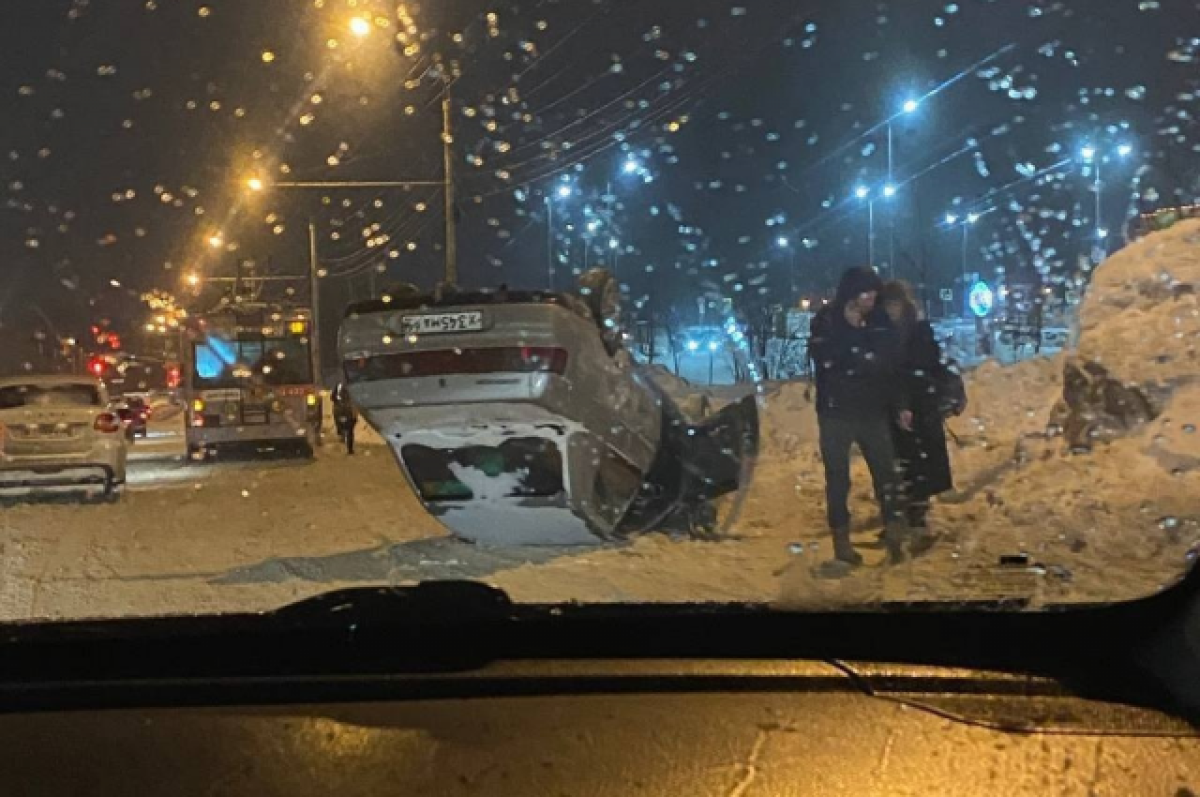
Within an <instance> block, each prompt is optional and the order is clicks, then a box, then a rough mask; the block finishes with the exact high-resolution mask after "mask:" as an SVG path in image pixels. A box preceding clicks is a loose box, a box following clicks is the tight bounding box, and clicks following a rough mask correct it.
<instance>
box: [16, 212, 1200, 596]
mask: <svg viewBox="0 0 1200 797" xmlns="http://www.w3.org/2000/svg"><path fill="white" fill-rule="evenodd" d="M1198 283H1200V222H1191V223H1187V224H1181V225H1178V226H1177V227H1175V228H1173V229H1172V230H1169V231H1167V232H1164V233H1159V234H1157V235H1155V236H1152V237H1150V238H1148V239H1146V240H1144V241H1141V242H1139V243H1137V244H1134V245H1133V246H1130V247H1129V248H1127V249H1125V250H1123V251H1122V252H1120V253H1118V254H1117V255H1115V256H1114V257H1112V258H1111V259H1110V260H1109V261H1108V262H1107V263H1106V264H1104V265H1103V266H1102V267H1101V268H1100V269H1099V270H1098V272H1097V273H1096V275H1095V282H1094V285H1093V288H1092V290H1091V292H1090V293H1089V296H1088V297H1087V299H1086V302H1085V305H1084V307H1083V309H1082V313H1081V323H1080V336H1079V354H1080V355H1082V356H1084V357H1087V358H1089V359H1091V360H1093V361H1096V362H1100V363H1101V364H1103V365H1105V366H1106V367H1107V368H1109V370H1110V372H1111V373H1112V374H1113V375H1114V376H1115V377H1117V378H1118V379H1120V380H1122V381H1124V382H1126V383H1128V384H1131V385H1135V386H1138V387H1139V388H1141V389H1143V390H1145V391H1146V392H1147V393H1148V394H1150V395H1152V396H1153V397H1154V401H1155V403H1156V406H1157V408H1158V409H1159V414H1158V416H1157V418H1156V419H1155V420H1154V421H1152V422H1150V423H1148V424H1145V425H1143V426H1142V427H1140V428H1137V429H1134V430H1133V431H1132V432H1130V433H1129V434H1128V435H1127V436H1125V437H1123V438H1120V439H1118V440H1116V441H1115V442H1113V443H1111V444H1108V445H1101V446H1097V447H1096V448H1095V450H1094V451H1093V452H1091V453H1088V454H1074V455H1072V454H1067V453H1066V452H1065V451H1064V450H1063V445H1062V441H1061V439H1056V438H1050V439H1047V438H1046V437H1045V436H1044V432H1045V430H1046V426H1047V420H1048V418H1049V415H1050V410H1051V407H1052V406H1053V404H1054V403H1055V401H1056V400H1057V399H1058V398H1059V397H1060V395H1061V393H1062V372H1063V365H1064V362H1065V360H1066V358H1067V357H1068V356H1070V355H1067V354H1063V355H1058V356H1056V357H1054V358H1043V359H1035V360H1029V361H1025V362H1022V363H1019V364H1017V365H1013V366H1007V367H1001V366H999V365H997V364H995V363H985V364H984V365H983V366H981V367H979V368H978V369H976V370H975V371H974V372H972V373H971V374H970V377H969V380H968V382H969V384H968V389H969V393H970V399H971V405H970V408H969V410H968V412H967V413H966V414H965V415H964V416H963V417H961V418H957V419H954V420H953V421H952V422H951V424H950V427H951V429H952V431H953V433H954V435H953V436H954V440H953V441H952V442H951V449H952V456H953V461H954V467H955V475H956V480H957V483H958V492H956V493H954V494H952V495H949V496H946V497H945V500H943V501H942V502H940V503H939V504H938V505H937V507H936V508H935V511H934V514H933V525H934V528H935V530H936V531H937V532H938V534H939V535H940V540H939V544H938V545H937V546H936V547H935V548H934V549H933V551H931V552H930V553H929V554H927V555H926V556H924V557H922V558H921V559H919V560H917V561H915V562H913V563H910V564H906V565H902V566H899V567H884V566H881V565H879V560H881V559H882V552H880V551H877V550H873V549H871V548H869V547H868V544H869V543H870V541H871V540H872V539H873V537H874V535H875V531H876V530H875V529H874V528H872V527H871V522H872V521H873V519H874V514H875V512H874V510H873V508H872V501H871V496H870V494H869V489H868V486H867V485H868V482H867V479H866V473H865V468H863V467H862V466H861V463H859V464H858V465H857V466H856V471H855V490H854V502H855V511H856V518H857V521H858V523H859V524H860V525H859V532H858V533H857V534H856V537H855V540H856V543H857V544H859V545H860V548H861V549H862V551H863V553H864V554H865V555H866V556H867V557H868V566H866V567H863V568H860V569H858V570H857V571H854V572H853V573H851V574H850V575H848V576H845V577H842V578H829V577H827V572H826V570H825V568H823V567H822V563H824V562H826V561H827V560H828V559H829V554H830V544H829V541H828V537H827V533H826V531H825V528H824V502H823V483H822V476H821V469H820V462H819V460H818V457H817V453H816V447H815V440H816V419H815V417H814V414H813V409H812V404H811V402H810V400H809V396H808V390H807V387H806V386H805V385H804V384H801V383H791V384H772V385H765V386H763V393H762V399H763V450H762V453H761V456H760V458H759V462H758V466H757V469H756V472H755V476H754V480H753V483H752V484H751V485H750V487H749V489H748V493H747V494H746V495H745V496H744V499H745V500H744V501H742V502H741V505H740V512H739V513H738V514H737V516H736V517H734V518H732V519H731V521H730V522H729V524H728V527H727V530H726V534H725V538H724V539H722V540H721V541H717V542H703V541H695V540H686V539H674V538H671V537H668V536H666V535H647V536H645V537H642V538H639V539H636V540H634V541H633V542H631V543H629V544H628V545H624V546H620V547H613V548H604V549H597V548H522V547H513V548H488V547H482V546H472V545H468V544H465V543H461V542H459V541H457V540H454V539H452V538H450V537H448V536H447V535H446V533H445V532H444V530H443V529H442V528H441V527H440V526H439V525H438V524H437V523H436V522H435V521H434V520H433V519H431V518H430V517H429V516H427V515H426V514H425V513H424V512H423V511H422V510H421V509H420V507H419V506H418V504H417V502H416V500H415V498H413V496H412V495H411V493H410V492H409V490H408V488H407V487H406V485H405V484H404V483H403V482H402V480H401V479H400V476H399V472H398V470H397V469H396V466H395V464H394V463H393V462H392V460H391V456H390V454H389V453H388V451H387V449H386V448H384V447H383V446H382V445H381V443H380V441H379V439H378V438H377V437H376V436H374V435H373V434H371V433H370V432H369V431H365V432H364V433H363V434H362V435H361V437H362V445H361V448H360V453H359V455H357V456H355V457H348V456H346V455H345V454H344V453H343V452H342V451H341V450H340V448H339V447H338V446H337V444H336V440H331V441H330V442H329V443H327V445H326V446H324V448H323V449H322V450H321V451H320V452H319V453H318V457H317V459H316V460H315V461H312V462H308V461H302V460H285V459H269V460H266V461H261V460H253V459H251V460H242V461H219V462H217V463H215V464H203V465H197V464H195V463H184V462H182V460H181V459H180V458H179V457H180V454H181V447H180V437H179V434H180V432H181V426H180V425H179V424H180V423H181V420H180V419H179V418H178V417H175V418H164V419H162V420H161V421H159V422H157V423H155V424H154V426H153V427H152V429H151V432H152V436H151V438H150V439H149V440H148V441H142V442H139V444H138V446H137V447H136V448H135V456H134V463H133V465H132V466H131V473H130V479H131V486H130V489H129V492H128V494H127V495H126V496H125V499H124V500H123V502H122V503H120V504H118V505H114V506H109V505H88V506H80V505H75V504H71V503H67V502H53V503H44V504H18V505H16V506H12V507H8V508H5V509H3V510H2V511H0V618H4V619H27V618H31V617H39V618H40V617H85V616H126V615H151V614H164V613H190V612H213V611H235V610H262V609H269V608H272V607H275V606H278V605H280V604H282V603H285V602H288V601H290V600H295V599H297V598H300V597H303V596H307V595H312V594H316V593H319V592H324V591H327V590H330V589H335V588H339V587H346V586H354V585H365V584H380V583H411V582H414V581H418V580H422V579H430V578H474V579H482V580H486V581H488V582H490V583H493V584H495V585H497V586H499V587H501V588H503V589H505V590H507V591H508V592H509V593H510V594H511V595H512V597H513V598H514V599H515V600H518V601H538V602H542V601H566V600H579V601H730V600H733V601H766V602H774V603H778V604H780V605H783V606H787V607H795V608H816V607H832V608H836V607H847V606H850V605H855V606H860V605H864V604H876V603H879V602H890V601H900V602H903V601H911V600H918V601H951V602H953V601H964V600H977V599H996V598H1012V599H1021V600H1025V601H1027V602H1028V605H1029V606H1033V607H1036V606H1040V605H1045V604H1048V603H1074V602H1084V603H1086V602H1091V601H1113V600H1127V599H1133V598H1137V597H1141V596H1145V595H1148V594H1150V593H1153V592H1155V591H1157V590H1159V589H1161V588H1162V587H1164V586H1166V585H1168V584H1170V583H1172V582H1174V581H1175V580H1177V579H1178V578H1179V577H1180V576H1181V575H1182V574H1183V573H1184V572H1185V569H1186V568H1188V567H1190V566H1191V562H1192V559H1193V557H1194V554H1195V551H1196V550H1197V544H1198V542H1200V436H1198V434H1197V432H1196V425H1197V423H1198V421H1200V379H1198V376H1200V359H1198V358H1197V346H1198V344H1200V304H1198V301H1197V296H1196V293H1195V292H1194V290H1192V289H1191V288H1190V286H1195V285H1197V284H1198ZM667 389H668V390H669V391H670V392H672V393H674V394H680V393H683V392H686V391H687V390H688V388H687V386H686V385H685V384H683V383H681V382H679V381H678V380H674V381H671V382H670V383H669V384H668V385H667ZM715 398H716V399H717V402H718V403H719V402H720V399H721V398H722V397H721V396H717V397H715ZM727 503H731V502H727ZM728 508H729V507H728V506H727V507H726V509H727V510H728ZM1017 555H1024V557H1025V558H1024V559H1010V560H1008V561H1010V562H1011V563H1010V564H1001V557H1012V556H1017Z"/></svg>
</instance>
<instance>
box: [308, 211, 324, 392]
mask: <svg viewBox="0 0 1200 797" xmlns="http://www.w3.org/2000/svg"><path fill="white" fill-rule="evenodd" d="M320 279H321V275H320V266H319V264H318V262H317V224H316V222H315V221H313V220H312V219H309V221H308V290H309V294H310V295H311V297H312V329H311V330H309V337H310V338H311V343H312V345H311V346H310V347H309V350H310V351H311V352H312V371H313V382H314V383H315V384H316V385H320V384H321V321H320V319H321V282H320Z"/></svg>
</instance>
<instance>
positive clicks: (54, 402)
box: [0, 384, 100, 410]
mask: <svg viewBox="0 0 1200 797" xmlns="http://www.w3.org/2000/svg"><path fill="white" fill-rule="evenodd" d="M99 404H100V391H99V390H97V389H96V387H95V386H93V385H85V384H61V385H46V384H30V385H6V386H3V387H0V410H12V409H18V408H20V407H46V406H65V407H94V406H98V405H99Z"/></svg>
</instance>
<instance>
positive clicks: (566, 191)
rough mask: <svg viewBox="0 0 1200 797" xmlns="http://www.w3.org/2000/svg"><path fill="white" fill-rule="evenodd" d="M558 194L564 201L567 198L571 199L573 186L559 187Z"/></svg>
mask: <svg viewBox="0 0 1200 797" xmlns="http://www.w3.org/2000/svg"><path fill="white" fill-rule="evenodd" d="M557 193H558V195H559V197H560V198H562V199H566V198H567V197H569V196H570V195H571V194H572V190H571V186H569V185H560V186H559V187H558V191H557Z"/></svg>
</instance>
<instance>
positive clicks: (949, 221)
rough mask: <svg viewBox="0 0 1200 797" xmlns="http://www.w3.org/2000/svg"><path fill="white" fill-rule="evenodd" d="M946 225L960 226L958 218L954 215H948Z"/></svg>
mask: <svg viewBox="0 0 1200 797" xmlns="http://www.w3.org/2000/svg"><path fill="white" fill-rule="evenodd" d="M946 224H947V225H951V226H953V225H955V224H958V216H955V215H954V214H953V213H947V214H946Z"/></svg>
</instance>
